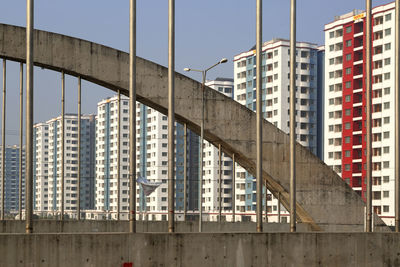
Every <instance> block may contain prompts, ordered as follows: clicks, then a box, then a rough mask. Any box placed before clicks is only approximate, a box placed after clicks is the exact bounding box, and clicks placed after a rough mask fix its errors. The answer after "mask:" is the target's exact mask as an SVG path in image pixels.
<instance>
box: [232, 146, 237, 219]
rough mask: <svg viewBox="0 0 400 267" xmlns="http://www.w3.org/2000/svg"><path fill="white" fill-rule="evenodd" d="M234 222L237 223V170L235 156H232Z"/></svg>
mask: <svg viewBox="0 0 400 267" xmlns="http://www.w3.org/2000/svg"><path fill="white" fill-rule="evenodd" d="M232 215H233V216H232V221H233V222H235V221H236V218H235V217H236V170H235V154H232Z"/></svg>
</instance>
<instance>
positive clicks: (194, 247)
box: [0, 233, 400, 267]
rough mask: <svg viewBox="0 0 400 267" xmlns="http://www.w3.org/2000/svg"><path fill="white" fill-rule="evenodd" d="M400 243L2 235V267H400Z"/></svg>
mask: <svg viewBox="0 0 400 267" xmlns="http://www.w3.org/2000/svg"><path fill="white" fill-rule="evenodd" d="M399 243H400V235H399V234H395V233H391V234H378V233H369V234H367V233H353V234H344V233H307V234H305V233H297V234H290V233H271V234H248V233H240V234H211V233H209V234H126V233H120V234H116V233H114V234H88V233H82V234H31V235H24V234H0V266H15V267H17V266H40V267H47V266H49V267H50V266H51V267H64V266H65V267H70V266H115V267H117V266H124V263H132V266H141V267H144V266H208V267H211V266H218V267H220V266H239V267H240V266H243V267H247V266H296V267H301V266H307V267H310V266H325V267H326V266H340V267H343V266H363V267H364V266H373V267H380V266H400V248H399ZM125 266H129V265H125Z"/></svg>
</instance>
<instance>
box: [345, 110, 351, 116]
mask: <svg viewBox="0 0 400 267" xmlns="http://www.w3.org/2000/svg"><path fill="white" fill-rule="evenodd" d="M344 115H346V116H350V115H351V109H349V108H348V109H346V110H345V111H344Z"/></svg>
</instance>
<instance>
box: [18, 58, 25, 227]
mask: <svg viewBox="0 0 400 267" xmlns="http://www.w3.org/2000/svg"><path fill="white" fill-rule="evenodd" d="M23 104H24V63H20V65H19V187H18V203H19V204H18V214H19V219H20V220H22V181H23V179H22V174H23V172H22V159H23V157H22V153H23V146H24V141H23V136H24V114H23V112H24V106H23Z"/></svg>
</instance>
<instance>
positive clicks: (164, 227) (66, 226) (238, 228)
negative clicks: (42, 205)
mask: <svg viewBox="0 0 400 267" xmlns="http://www.w3.org/2000/svg"><path fill="white" fill-rule="evenodd" d="M136 227H137V232H139V233H146V232H149V233H163V232H167V231H168V222H167V221H147V222H145V221H137V225H136ZM33 229H34V232H35V233H76V232H128V231H129V223H128V222H127V221H119V222H118V221H63V222H61V221H56V220H37V221H34V222H33ZM175 229H176V232H178V233H196V232H198V230H199V225H198V222H196V221H186V222H183V221H181V222H180V221H177V222H176V223H175ZM289 230H290V228H289V224H287V223H264V231H265V232H289ZM297 230H298V231H299V232H309V231H311V226H310V225H308V224H303V223H300V224H298V227H297ZM255 231H256V224H255V223H254V222H240V223H239V222H237V223H231V222H221V223H218V222H203V232H211V233H223V232H230V233H232V232H255ZM0 233H25V221H18V220H15V221H14V220H7V221H0Z"/></svg>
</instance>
